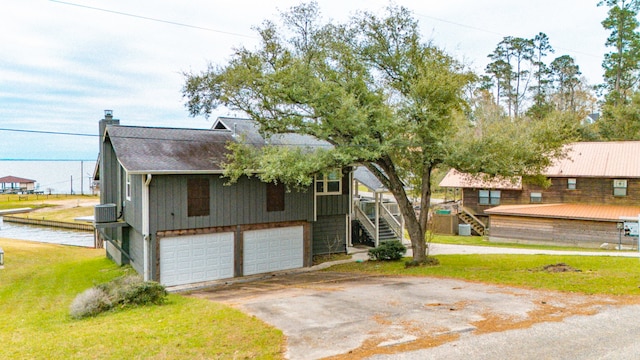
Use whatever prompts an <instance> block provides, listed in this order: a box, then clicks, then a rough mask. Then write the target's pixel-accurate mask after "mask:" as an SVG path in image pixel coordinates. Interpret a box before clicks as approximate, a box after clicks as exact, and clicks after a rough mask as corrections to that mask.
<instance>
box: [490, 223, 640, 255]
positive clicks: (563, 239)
mask: <svg viewBox="0 0 640 360" xmlns="http://www.w3.org/2000/svg"><path fill="white" fill-rule="evenodd" d="M490 226H491V227H490V234H491V235H490V240H491V241H514V240H523V241H522V242H532V243H539V244H550V245H567V246H580V247H591V248H597V247H599V246H600V245H602V243H617V242H618V230H617V228H616V222H614V221H590V220H573V219H550V218H537V217H526V216H504V215H491V224H490ZM632 240H633V239H630V238H629V237H626V238H625V237H624V236H623V237H622V242H623V244H627V245H630V244H632V242H633V241H632Z"/></svg>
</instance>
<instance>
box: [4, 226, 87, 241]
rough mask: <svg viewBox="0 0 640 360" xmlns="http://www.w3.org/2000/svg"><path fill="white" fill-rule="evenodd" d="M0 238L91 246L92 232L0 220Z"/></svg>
mask: <svg viewBox="0 0 640 360" xmlns="http://www.w3.org/2000/svg"><path fill="white" fill-rule="evenodd" d="M0 238H7V239H16V240H27V241H36V242H44V243H50V244H61V245H72V246H84V247H93V232H90V231H75V230H67V229H58V228H52V227H44V226H32V225H23V224H16V223H8V222H6V221H4V222H0Z"/></svg>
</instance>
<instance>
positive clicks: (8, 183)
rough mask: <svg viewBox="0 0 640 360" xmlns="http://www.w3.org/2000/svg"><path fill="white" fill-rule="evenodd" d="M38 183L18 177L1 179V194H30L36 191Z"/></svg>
mask: <svg viewBox="0 0 640 360" xmlns="http://www.w3.org/2000/svg"><path fill="white" fill-rule="evenodd" d="M35 184H36V181H35V180H31V179H25V178H21V177H17V176H4V177H0V194H29V193H33V192H34V191H35V189H36V186H35Z"/></svg>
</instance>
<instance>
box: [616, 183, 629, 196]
mask: <svg viewBox="0 0 640 360" xmlns="http://www.w3.org/2000/svg"><path fill="white" fill-rule="evenodd" d="M613 196H627V180H613Z"/></svg>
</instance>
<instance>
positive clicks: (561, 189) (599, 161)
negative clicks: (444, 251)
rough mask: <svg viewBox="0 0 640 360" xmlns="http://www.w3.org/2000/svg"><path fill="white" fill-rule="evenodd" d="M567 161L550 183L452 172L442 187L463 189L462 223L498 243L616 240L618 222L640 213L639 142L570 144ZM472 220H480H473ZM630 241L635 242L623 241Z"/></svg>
mask: <svg viewBox="0 0 640 360" xmlns="http://www.w3.org/2000/svg"><path fill="white" fill-rule="evenodd" d="M567 147H568V150H569V151H568V156H567V158H564V159H560V160H557V161H555V162H554V164H553V165H552V166H551V167H549V168H548V169H547V170H546V171H545V172H544V174H543V175H545V176H546V177H547V179H548V180H549V181H550V183H551V185H550V186H549V187H546V188H545V187H541V186H539V185H533V184H529V183H527V182H526V181H523V180H522V179H520V178H518V179H515V181H510V180H505V179H490V180H488V181H484V179H483V178H481V177H480V178H478V177H471V176H469V175H465V174H461V173H459V172H457V171H456V170H451V171H449V173H448V174H447V175H446V176H445V178H444V179H443V180H442V181H441V183H440V186H442V187H450V188H451V187H453V188H461V189H462V207H461V208H460V214H459V216H460V218H461V219H463V218H464V217H467V218H466V219H463V220H462V221H464V222H467V223H470V224H472V226H474V223H475V225H476V226H477V225H478V222H479V223H480V224H481V225H482V226H480V227H478V228H479V229H480V230H483V229H481V228H482V227H487V226H488V227H489V228H490V238H491V239H494V240H500V239H508V240H534V241H543V242H547V241H553V242H554V243H559V244H571V245H580V246H590V247H596V246H599V245H600V244H602V243H604V242H609V243H611V242H616V243H617V242H618V241H619V234H620V229H619V227H620V226H621V225H619V223H621V222H622V221H623V219H625V218H632V217H635V218H637V217H638V215H639V214H640V157H639V156H638V154H640V141H620V142H581V143H573V144H570V145H567ZM469 216H472V217H474V218H475V219H476V220H477V221H475V220H473V219H469ZM622 240H624V242H626V243H633V241H635V240H633V239H631V238H629V237H626V238H623V239H622Z"/></svg>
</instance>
